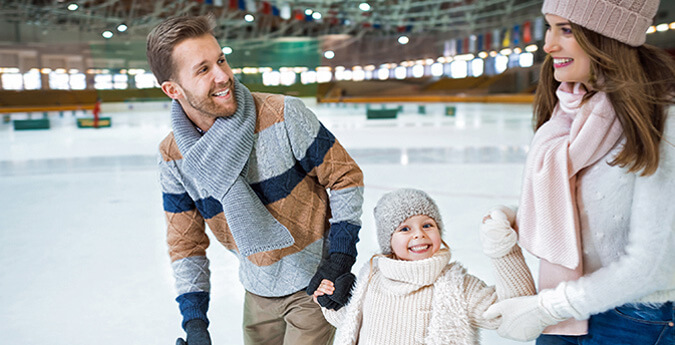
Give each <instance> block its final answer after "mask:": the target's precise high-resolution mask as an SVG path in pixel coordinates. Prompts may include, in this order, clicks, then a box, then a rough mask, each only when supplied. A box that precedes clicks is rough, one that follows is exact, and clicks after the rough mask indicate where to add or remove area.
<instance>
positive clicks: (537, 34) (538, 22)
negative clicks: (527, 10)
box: [534, 17, 544, 41]
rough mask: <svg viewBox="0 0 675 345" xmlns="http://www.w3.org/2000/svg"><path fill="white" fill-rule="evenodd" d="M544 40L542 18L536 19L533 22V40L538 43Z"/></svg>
mask: <svg viewBox="0 0 675 345" xmlns="http://www.w3.org/2000/svg"><path fill="white" fill-rule="evenodd" d="M543 39H544V17H537V19H535V20H534V40H535V41H540V40H543Z"/></svg>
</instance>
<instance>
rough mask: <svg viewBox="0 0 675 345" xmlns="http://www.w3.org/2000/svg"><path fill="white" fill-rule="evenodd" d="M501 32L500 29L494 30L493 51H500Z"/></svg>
mask: <svg viewBox="0 0 675 345" xmlns="http://www.w3.org/2000/svg"><path fill="white" fill-rule="evenodd" d="M501 37H502V35H501V32H500V31H499V29H494V30H492V49H499V45H500V44H501Z"/></svg>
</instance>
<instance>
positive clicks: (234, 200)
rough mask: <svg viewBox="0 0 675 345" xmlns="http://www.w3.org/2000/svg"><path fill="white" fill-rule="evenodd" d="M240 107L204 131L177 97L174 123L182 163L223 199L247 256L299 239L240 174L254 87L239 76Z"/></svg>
mask: <svg viewBox="0 0 675 345" xmlns="http://www.w3.org/2000/svg"><path fill="white" fill-rule="evenodd" d="M234 96H235V99H236V100H237V110H236V111H235V113H234V114H233V115H232V116H227V117H219V118H217V119H216V121H215V123H214V124H213V126H211V128H210V129H209V130H208V131H207V132H206V133H205V134H204V135H203V136H202V135H200V134H199V132H198V131H197V129H196V128H195V126H194V124H192V122H191V121H190V119H188V117H187V115H185V112H184V111H183V108H182V107H181V106H180V104H179V103H178V102H177V101H173V104H172V107H171V123H172V126H173V131H174V137H175V138H176V144H177V145H178V149H179V150H180V152H181V154H182V155H183V167H184V168H183V169H184V171H185V173H186V174H187V175H188V176H190V177H191V178H193V179H194V180H195V182H196V184H197V186H199V187H200V188H204V189H206V191H207V192H208V193H209V194H210V195H212V196H213V197H214V198H216V199H218V201H219V202H220V203H221V204H222V205H223V213H224V215H225V219H226V220H227V224H228V225H229V227H230V231H231V232H232V236H233V237H234V241H235V243H236V244H237V248H238V249H239V253H241V254H242V255H243V256H249V255H251V254H255V253H258V252H264V251H269V250H275V249H281V248H286V247H288V246H291V245H292V244H293V243H295V240H294V239H293V236H291V233H290V232H289V231H288V229H286V227H284V226H283V225H282V224H281V223H279V222H278V221H277V220H276V219H275V218H274V217H273V216H272V215H271V214H270V213H269V211H268V210H267V209H266V208H265V206H264V205H263V204H262V202H261V201H260V199H259V198H258V196H257V195H256V194H255V192H254V191H253V189H251V186H249V184H248V183H247V182H246V180H245V179H244V177H243V176H242V175H243V174H244V173H245V171H246V167H247V162H248V159H249V156H250V154H251V151H252V150H253V132H254V130H255V123H256V116H257V114H256V109H255V103H254V102H253V96H252V95H251V92H250V91H249V90H248V89H247V88H246V87H245V86H244V85H243V84H241V83H239V81H237V80H235V88H234Z"/></svg>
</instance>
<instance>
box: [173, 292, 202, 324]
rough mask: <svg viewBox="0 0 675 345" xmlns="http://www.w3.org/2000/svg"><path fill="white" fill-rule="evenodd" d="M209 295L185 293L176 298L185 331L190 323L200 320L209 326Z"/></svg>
mask: <svg viewBox="0 0 675 345" xmlns="http://www.w3.org/2000/svg"><path fill="white" fill-rule="evenodd" d="M209 299H210V297H209V293H208V292H203V291H198V292H189V293H184V294H182V295H180V296H178V297H177V298H176V302H178V307H179V308H180V313H181V314H182V315H183V323H182V325H183V329H185V324H187V322H188V321H190V320H194V319H200V320H203V321H204V322H206V324H207V325H208V324H209V319H208V317H207V316H206V313H207V312H208V310H209Z"/></svg>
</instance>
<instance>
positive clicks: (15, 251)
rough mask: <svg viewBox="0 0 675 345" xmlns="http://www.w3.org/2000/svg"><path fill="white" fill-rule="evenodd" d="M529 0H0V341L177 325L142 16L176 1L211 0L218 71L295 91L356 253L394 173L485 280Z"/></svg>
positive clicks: (515, 184)
mask: <svg viewBox="0 0 675 345" xmlns="http://www.w3.org/2000/svg"><path fill="white" fill-rule="evenodd" d="M541 4H542V1H541V0H419V1H411V0H372V1H352V0H342V1H334V0H315V1H290V0H288V1H250V0H219V1H216V0H200V1H195V0H190V1H188V0H172V1H164V0H160V1H141V0H122V1H120V0H93V1H87V0H81V1H61V0H15V1H8V0H0V117H2V120H1V121H0V335H1V336H2V341H3V342H6V343H11V344H22V345H33V344H35V345H37V344H40V345H42V344H57V345H59V344H69V345H72V344H78V345H79V344H82V345H84V344H87V345H89V344H101V345H107V344H111V345H112V344H117V343H120V342H123V343H128V344H143V345H147V344H158V345H159V344H174V343H175V339H176V337H178V336H182V335H183V331H182V330H181V329H180V320H181V319H180V313H179V311H178V306H177V303H176V302H175V301H174V299H175V297H176V296H175V291H174V287H173V284H174V281H173V277H172V273H171V269H170V263H169V257H168V253H167V246H166V244H165V231H166V230H165V227H166V225H165V220H164V213H163V210H162V201H161V192H160V189H159V183H158V172H157V159H158V154H157V148H158V144H159V142H160V141H161V140H162V138H164V137H165V136H166V135H167V134H168V133H169V132H170V131H171V128H170V120H169V110H168V109H169V105H170V102H169V99H168V98H167V97H166V96H165V95H164V94H163V93H162V92H161V90H160V89H158V85H157V82H156V80H155V78H154V76H153V75H152V73H151V72H150V70H149V68H148V65H147V62H146V57H145V37H146V35H147V33H148V32H149V30H150V29H151V28H152V27H154V26H155V25H156V24H158V23H159V22H160V21H162V20H163V19H165V18H167V17H170V16H177V15H198V14H207V13H212V14H213V15H214V16H215V18H216V20H217V23H218V26H217V28H216V34H217V37H218V40H219V42H220V44H221V46H222V49H223V52H224V53H225V54H226V56H227V59H228V62H229V64H230V66H231V67H232V68H233V70H234V72H235V75H236V77H237V78H238V79H240V80H241V81H242V82H243V83H244V84H246V85H247V86H248V87H249V89H251V90H252V91H261V92H272V93H283V94H286V95H292V96H296V97H300V98H301V99H302V100H303V101H304V102H305V103H306V104H307V105H308V107H309V108H310V109H312V110H313V111H314V112H315V113H316V114H317V116H318V117H319V119H320V120H321V121H322V122H323V123H324V125H325V126H326V127H327V128H328V129H329V130H330V131H331V132H333V133H334V134H335V135H336V137H337V138H338V140H340V142H341V143H342V144H343V146H345V148H347V150H348V152H349V153H350V154H351V155H352V156H353V157H354V159H355V160H356V161H357V163H358V164H359V165H360V166H361V168H362V169H363V171H364V177H365V195H364V197H365V200H364V207H363V209H364V213H363V217H362V222H363V228H362V230H361V233H360V238H361V241H360V242H359V243H358V246H357V249H358V250H359V256H358V259H357V263H356V265H355V268H354V270H355V271H357V270H358V269H359V268H360V267H361V266H362V265H363V264H365V263H366V262H367V261H368V259H369V258H370V257H371V256H372V255H373V254H375V253H376V252H377V241H376V239H375V234H374V221H373V217H372V209H373V207H374V205H375V203H376V202H377V200H378V199H379V197H380V196H381V195H382V194H384V193H386V192H388V191H391V190H394V189H397V188H401V187H413V188H420V189H423V190H425V191H427V192H429V194H430V195H431V196H432V197H433V198H434V199H435V200H436V201H437V203H438V204H439V206H440V208H441V213H442V215H443V218H444V223H445V226H446V229H445V230H444V239H445V241H446V242H447V243H448V244H449V245H450V247H451V248H452V251H453V257H454V260H457V261H460V262H462V263H463V264H464V265H465V266H466V267H467V268H468V269H469V272H470V273H472V274H474V275H476V276H478V277H480V278H482V279H483V280H485V281H486V282H487V283H489V284H490V283H493V282H494V279H493V278H492V271H491V267H490V265H489V260H487V258H486V257H485V256H484V255H483V254H482V252H481V247H480V239H479V236H478V225H479V223H480V220H481V218H482V216H483V214H484V213H485V211H487V210H488V209H489V208H490V207H492V206H494V205H497V204H507V205H517V203H518V199H519V195H520V184H521V177H522V169H523V165H524V161H525V157H526V154H527V151H528V149H529V143H530V140H531V137H532V134H533V132H532V122H531V119H532V100H533V93H534V89H535V87H536V83H537V80H538V76H539V66H540V64H541V62H542V61H543V59H544V57H545V53H544V52H543V50H542V45H543V36H544V30H545V28H544V21H543V17H542V15H541V12H540V8H541ZM647 43H649V44H653V45H656V46H658V47H660V48H662V49H665V50H666V51H668V52H669V53H670V54H671V55H673V56H674V57H675V1H672V0H662V1H661V5H660V8H659V11H658V13H657V15H656V17H655V20H654V23H653V26H652V27H650V29H649V31H648V35H647ZM671 114H672V109H671ZM95 115H96V116H95ZM212 243H215V244H214V245H212V246H211V247H210V248H209V249H208V255H209V258H210V259H211V270H212V292H211V298H212V300H211V309H210V312H209V317H210V319H211V326H210V330H211V334H212V337H213V341H214V344H216V345H218V344H242V343H243V342H242V335H241V314H242V302H243V288H242V287H241V284H240V283H239V281H238V273H237V261H236V259H235V257H234V256H233V255H232V254H231V253H229V252H227V251H226V250H225V249H224V248H222V247H221V246H220V245H218V243H217V241H215V240H214V241H212ZM527 260H528V264H530V267H531V268H532V270H533V272H534V274H535V277H536V270H537V260H536V259H535V258H533V257H531V256H529V255H528V256H527ZM483 334H484V341H483V344H488V345H497V344H523V343H517V342H511V341H508V340H505V339H502V338H500V337H499V336H498V335H497V334H496V333H494V332H492V331H486V332H483ZM526 344H533V342H530V343H526Z"/></svg>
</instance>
